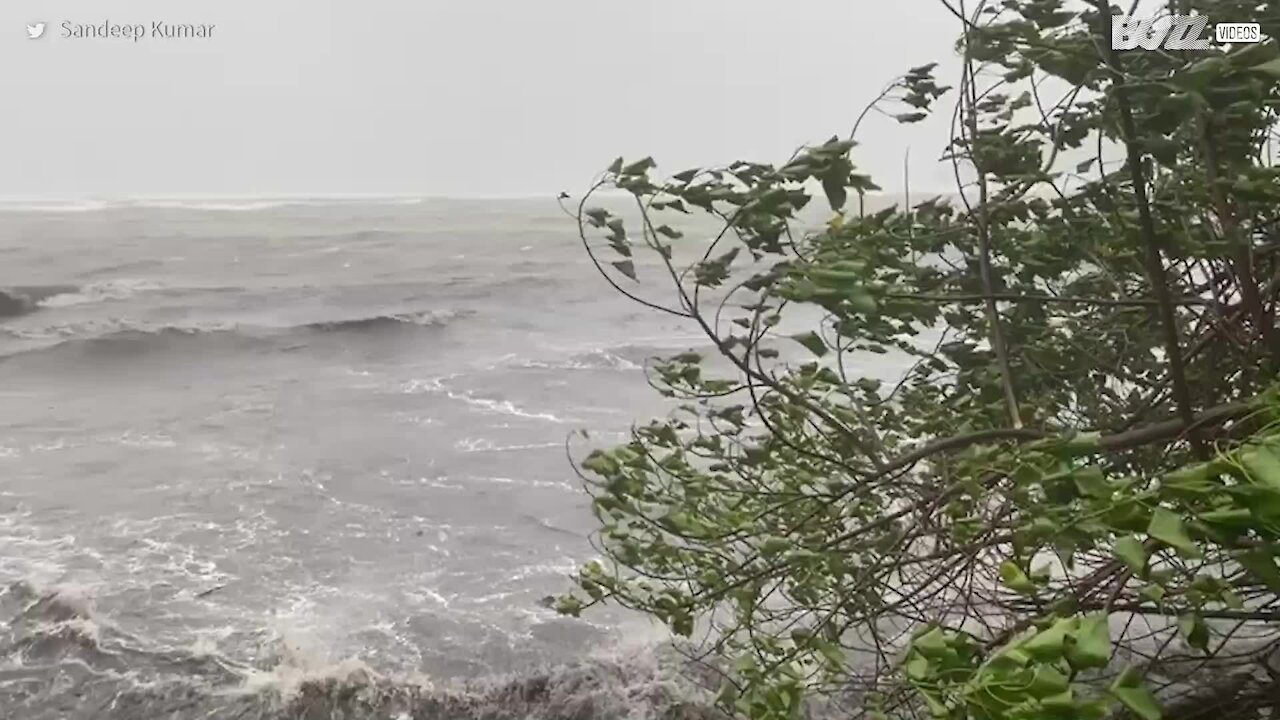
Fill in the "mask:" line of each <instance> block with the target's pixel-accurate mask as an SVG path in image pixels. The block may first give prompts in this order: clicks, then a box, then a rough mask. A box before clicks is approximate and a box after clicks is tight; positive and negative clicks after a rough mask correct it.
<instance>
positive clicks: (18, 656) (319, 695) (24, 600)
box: [0, 582, 723, 720]
mask: <svg viewBox="0 0 1280 720" xmlns="http://www.w3.org/2000/svg"><path fill="white" fill-rule="evenodd" d="M0 608H2V609H3V611H4V613H5V615H4V617H3V619H4V620H6V621H7V622H5V624H4V625H3V626H2V627H3V630H2V631H0V659H2V660H0V707H4V708H5V710H6V712H7V713H12V714H13V716H14V717H22V718H25V719H26V720H90V719H92V720H136V719H137V718H143V717H146V718H170V719H171V720H183V719H185V718H202V719H204V720H231V719H232V718H237V719H240V720H247V719H257V720H267V719H269V718H270V719H275V720H303V719H304V718H305V719H310V718H319V717H327V718H328V717H343V718H348V719H349V720H366V719H367V720H375V719H376V720H401V719H402V718H403V719H417V720H424V719H428V718H430V719H433V720H434V719H436V718H457V719H463V718H475V719H477V720H479V719H480V718H485V719H486V720H493V719H496V718H521V719H535V718H536V719H542V718H545V719H547V720H550V719H552V718H556V719H560V718H575V719H576V720H618V719H619V718H627V719H629V720H712V719H714V720H722V719H723V716H722V715H721V714H720V713H719V712H717V711H716V710H714V709H713V708H712V705H711V702H710V698H711V694H710V691H709V688H710V687H711V686H712V682H711V677H710V675H709V673H707V672H706V671H705V670H703V669H701V668H699V667H696V666H691V665H690V664H689V663H688V662H687V661H685V660H683V659H682V658H680V657H679V656H678V654H676V653H674V652H671V651H669V650H666V649H663V647H662V646H661V645H658V644H656V643H653V642H651V641H650V640H645V641H644V642H643V643H635V642H633V643H631V644H630V645H629V646H625V647H611V648H610V647H602V648H599V649H597V650H596V651H594V652H591V653H589V655H588V656H587V657H585V658H583V659H581V660H578V661H576V662H570V663H564V664H553V665H548V666H545V667H542V668H540V669H532V670H530V671H526V672H523V673H521V674H518V675H502V676H490V677H475V678H470V679H465V680H462V681H450V682H436V681H434V680H433V679H432V678H430V677H426V676H423V675H421V674H418V673H413V672H396V673H384V672H380V671H379V670H378V669H376V668H374V667H371V666H370V665H369V664H367V663H365V662H363V661H362V660H360V659H359V658H355V657H348V658H345V659H342V660H338V661H336V662H335V661H331V660H329V659H328V658H327V657H326V654H325V653H324V652H322V650H323V648H319V649H317V648H314V647H308V646H306V645H305V644H301V643H296V642H291V641H289V640H288V639H286V638H283V637H279V636H276V637H275V642H276V647H275V651H274V653H272V654H271V655H270V656H268V657H264V658H263V659H261V660H260V661H255V663H254V664H245V663H241V662H237V661H235V660H232V659H230V658H227V657H223V656H221V655H220V654H219V653H218V650H217V647H216V643H210V642H204V643H195V644H193V645H192V646H191V647H188V648H176V647H175V648H163V649H157V648H150V649H147V648H144V647H143V644H142V643H136V642H127V641H128V640H129V639H128V638H121V637H115V636H114V633H113V631H112V629H111V627H110V625H109V624H102V623H101V621H100V620H99V619H98V618H96V617H95V615H94V612H93V610H92V607H91V604H90V603H88V602H87V601H86V600H85V599H84V598H83V597H81V596H79V595H78V594H77V593H75V592H74V591H68V590H67V589H61V590H58V589H53V590H41V589H38V588H36V587H35V586H33V585H31V584H28V583H25V582H17V583H14V584H12V585H10V586H9V587H8V588H6V589H4V590H0Z"/></svg>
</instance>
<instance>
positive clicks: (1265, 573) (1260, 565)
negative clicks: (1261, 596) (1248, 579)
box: [1236, 550, 1280, 592]
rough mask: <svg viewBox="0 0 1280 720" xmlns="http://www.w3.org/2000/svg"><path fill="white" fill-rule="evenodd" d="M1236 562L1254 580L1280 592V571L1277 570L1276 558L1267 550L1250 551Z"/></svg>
mask: <svg viewBox="0 0 1280 720" xmlns="http://www.w3.org/2000/svg"><path fill="white" fill-rule="evenodd" d="M1236 560H1237V561H1238V562H1239V563H1240V565H1241V566H1242V567H1244V569H1245V570H1248V571H1249V574H1250V575H1252V576H1253V577H1254V578H1256V579H1258V580H1260V581H1262V584H1263V585H1266V586H1267V588H1268V589H1270V590H1272V591H1275V592H1280V569H1277V568H1276V561H1275V558H1274V557H1272V555H1271V553H1269V552H1267V551H1265V550H1250V551H1248V552H1246V553H1244V554H1242V555H1240V556H1239V557H1238V558H1236Z"/></svg>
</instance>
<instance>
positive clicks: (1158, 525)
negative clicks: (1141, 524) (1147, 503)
mask: <svg viewBox="0 0 1280 720" xmlns="http://www.w3.org/2000/svg"><path fill="white" fill-rule="evenodd" d="M1147 534H1148V535H1150V536H1151V537H1153V538H1155V539H1156V540H1159V541H1160V542H1162V543H1164V544H1166V545H1169V546H1171V547H1173V548H1174V549H1176V550H1177V551H1178V553H1179V554H1181V555H1182V556H1183V557H1187V558H1198V557H1200V556H1201V552H1200V546H1198V545H1196V543H1195V541H1194V540H1192V539H1191V537H1190V536H1188V535H1187V529H1186V527H1185V525H1184V524H1183V522H1182V517H1181V516H1180V515H1178V514H1177V513H1175V512H1173V511H1172V510H1166V509H1165V508H1156V510H1155V512H1154V513H1152V514H1151V524H1150V525H1148V526H1147Z"/></svg>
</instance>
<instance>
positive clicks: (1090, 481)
mask: <svg viewBox="0 0 1280 720" xmlns="http://www.w3.org/2000/svg"><path fill="white" fill-rule="evenodd" d="M1071 480H1072V482H1074V483H1075V485H1076V489H1077V490H1079V491H1080V494H1081V495H1084V496H1085V497H1091V498H1099V499H1106V498H1109V497H1111V495H1112V493H1113V491H1112V489H1111V486H1110V485H1108V484H1107V480H1106V477H1105V476H1104V475H1103V474H1102V468H1100V467H1097V466H1094V465H1090V466H1088V467H1085V468H1081V469H1079V470H1076V471H1075V472H1073V473H1071Z"/></svg>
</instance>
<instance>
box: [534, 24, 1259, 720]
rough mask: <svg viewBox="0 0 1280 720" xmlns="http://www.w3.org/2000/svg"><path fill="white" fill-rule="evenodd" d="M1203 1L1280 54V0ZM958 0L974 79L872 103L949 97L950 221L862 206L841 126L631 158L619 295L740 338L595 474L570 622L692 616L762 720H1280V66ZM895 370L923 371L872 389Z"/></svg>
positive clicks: (621, 177) (587, 206)
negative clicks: (751, 153) (832, 710)
mask: <svg viewBox="0 0 1280 720" xmlns="http://www.w3.org/2000/svg"><path fill="white" fill-rule="evenodd" d="M1177 5H1178V7H1177V9H1178V10H1180V11H1184V12H1185V11H1189V10H1194V11H1195V12H1200V13H1203V14H1206V15H1208V16H1209V17H1210V19H1211V20H1213V19H1217V20H1223V21H1227V20H1257V21H1260V22H1261V23H1262V30H1263V33H1264V35H1266V36H1268V37H1271V38H1275V37H1280V8H1277V7H1276V6H1275V5H1274V4H1273V3H1263V2H1243V1H1241V0H1217V1H1208V0H1206V1H1204V2H1188V3H1178V4H1177ZM948 7H949V8H950V9H951V10H952V11H953V13H954V14H955V16H956V18H957V20H958V22H960V27H961V34H962V38H961V41H960V42H959V44H958V46H957V47H958V51H959V53H960V56H961V63H960V64H961V66H962V69H963V72H962V73H960V77H959V78H957V79H956V81H954V82H952V83H951V86H950V87H948V86H945V85H942V84H939V83H940V82H941V81H937V80H935V77H934V73H935V70H936V66H932V65H931V66H925V67H920V68H915V69H912V70H910V71H909V72H908V73H907V74H906V75H904V76H903V77H901V78H900V79H899V80H898V81H897V82H895V83H894V84H893V85H892V86H891V87H890V89H889V90H888V91H886V93H885V94H884V95H882V96H881V97H880V98H878V99H877V100H876V102H875V104H874V109H875V110H877V111H880V112H885V113H888V114H891V115H894V116H895V117H897V119H898V120H899V121H901V122H907V123H910V122H915V121H918V120H920V119H922V118H923V117H925V116H926V114H927V113H929V112H932V111H934V110H935V105H936V104H937V103H938V101H940V100H942V99H953V100H954V107H955V113H954V122H953V125H952V127H953V128H954V133H953V134H954V138H953V139H952V140H951V142H950V144H949V149H948V152H947V154H946V156H945V159H946V160H948V161H950V162H952V163H954V164H955V165H956V168H957V172H956V177H957V182H958V183H959V184H960V187H958V195H957V196H956V197H955V198H954V199H951V200H948V199H946V198H932V199H929V200H926V201H924V202H919V203H914V204H909V205H908V206H902V207H900V206H894V207H892V208H889V209H887V210H884V211H879V212H873V213H871V212H865V211H864V210H863V208H864V207H865V203H864V202H863V199H864V198H865V197H866V196H867V194H868V193H871V192H873V191H875V190H877V189H878V188H877V186H876V185H875V184H874V183H873V182H872V180H871V179H870V178H869V177H867V176H865V175H862V174H859V173H858V172H857V170H856V168H855V166H854V164H853V160H852V158H854V157H856V150H857V145H856V143H855V138H849V139H840V138H833V139H832V140H830V141H828V142H826V143H823V144H820V145H816V146H813V147H808V148H805V149H803V150H802V151H800V152H798V153H797V154H796V155H795V156H794V157H792V158H791V159H790V160H788V161H787V162H786V163H785V164H783V165H781V166H773V165H767V164H760V163H751V162H736V163H734V164H732V165H729V166H727V167H719V168H697V169H692V170H688V171H685V172H679V173H676V174H674V175H671V176H669V177H660V176H659V175H658V173H657V169H656V166H655V164H654V162H653V161H652V160H651V159H648V158H645V159H642V160H638V161H633V162H627V161H624V160H622V159H619V160H618V161H616V162H615V163H614V164H613V165H612V166H611V167H610V168H609V169H608V171H607V172H606V173H605V175H604V176H603V177H602V179H601V180H600V182H599V183H598V184H597V185H596V186H595V187H594V188H593V190H592V193H589V194H588V195H587V196H586V197H584V198H583V199H582V200H581V203H580V204H579V205H578V208H577V210H578V211H577V217H578V219H579V227H580V229H581V232H582V237H583V241H584V243H585V245H586V247H587V249H588V251H589V252H590V253H591V256H592V258H593V259H595V260H596V262H597V265H598V267H600V269H601V271H602V273H603V274H604V275H605V277H606V278H607V279H608V280H609V282H610V283H612V284H613V286H614V287H615V288H616V289H617V290H618V291H620V292H623V293H626V294H628V295H630V296H632V297H634V298H635V299H637V300H638V301H640V302H642V303H644V304H646V305H647V306H649V307H651V308H653V310H654V311H655V312H666V313H671V314H673V315H676V316H679V317H683V318H686V319H687V320H688V322H691V323H694V324H695V325H696V326H697V327H699V328H701V330H702V331H703V332H704V333H705V335H706V337H707V346H708V347H709V348H711V349H712V350H713V352H710V353H706V355H708V357H704V355H703V354H698V353H694V352H688V353H683V354H680V355H676V356H674V357H670V358H665V359H662V360H660V361H657V362H655V363H654V364H653V365H652V367H651V375H652V378H651V379H652V382H653V383H654V384H655V386H656V387H657V388H658V389H659V390H660V391H661V392H663V393H664V394H665V395H667V396H669V397H672V398H675V399H676V400H677V401H678V402H679V403H680V409H679V410H678V411H677V412H675V413H674V414H673V415H672V416H671V417H668V418H665V419H661V420H656V421H653V422H651V423H648V424H645V425H642V426H637V427H636V428H634V430H633V433H632V438H631V440H630V442H628V443H626V444H624V445H622V446H619V447H615V448H612V449H608V450H603V449H598V450H595V451H592V452H591V453H590V454H589V455H588V456H587V457H586V458H585V459H584V460H583V462H582V467H583V468H584V470H585V472H584V475H583V477H584V479H585V480H586V484H587V487H588V488H589V490H590V492H591V494H592V496H593V499H594V507H595V510H596V513H597V515H598V517H599V520H600V522H601V530H600V533H599V544H600V550H601V554H602V556H603V558H602V560H601V561H598V562H592V563H590V564H588V565H587V566H585V567H584V568H583V569H582V570H581V573H580V575H579V577H578V585H579V589H578V590H577V591H575V593H574V594H571V595H566V596H565V597H563V598H560V599H559V601H558V608H559V609H560V610H561V611H562V612H565V613H569V614H577V613H579V612H581V611H582V610H583V609H584V608H585V607H587V606H589V605H592V604H595V603H599V602H613V603H617V604H620V605H622V606H625V607H629V608H633V609H638V610H640V611H643V612H645V613H647V614H649V615H651V616H653V617H656V618H659V619H660V620H661V621H663V622H664V623H665V624H667V625H668V626H669V627H670V629H671V630H672V631H673V632H674V633H675V634H677V635H679V636H682V637H685V638H688V643H687V644H686V645H687V647H689V648H690V652H697V653H698V654H699V655H698V656H699V657H705V658H707V659H708V660H709V661H711V660H712V659H714V663H713V664H715V666H716V667H718V668H720V669H721V670H722V672H723V674H724V683H723V691H722V693H721V696H720V698H721V700H722V701H723V703H724V705H725V707H726V708H728V709H731V710H733V711H734V712H736V713H738V714H740V715H743V716H747V717H751V718H783V717H787V718H790V717H796V716H799V715H802V714H804V713H806V712H808V711H809V710H810V709H812V708H813V707H815V705H814V703H818V702H823V703H828V704H834V705H835V706H836V707H837V708H839V709H842V710H843V711H844V713H845V714H848V715H851V716H854V717H882V718H883V717H889V718H899V717H928V716H933V717H939V718H973V719H979V718H981V719H990V720H996V719H1000V720H1005V719H1013V718H1025V719H1027V720H1031V719H1033V718H1050V717H1058V718H1101V717H1107V716H1112V715H1117V716H1124V715H1126V714H1127V715H1131V716H1135V717H1141V718H1144V719H1147V720H1154V719H1155V718H1160V717H1166V718H1185V717H1201V716H1202V715H1197V714H1194V713H1200V712H1211V713H1212V714H1215V715H1219V716H1222V717H1233V718H1235V717H1238V718H1253V717H1272V716H1269V715H1263V714H1262V713H1264V712H1267V711H1270V710H1275V711H1276V712H1280V682H1277V681H1276V680H1275V676H1276V675H1277V673H1280V662H1277V661H1278V660H1280V658H1273V656H1274V655H1276V650H1277V649H1278V648H1280V624H1278V623H1280V607H1278V603H1280V565H1277V558H1278V557H1280V396H1277V395H1276V393H1275V391H1274V389H1273V383H1274V381H1275V378H1276V370H1277V367H1278V363H1280V330H1278V329H1277V327H1276V309H1277V293H1278V291H1280V253H1278V251H1280V227H1278V223H1280V182H1277V170H1276V167H1275V166H1274V164H1273V162H1272V157H1271V144H1272V141H1273V137H1274V132H1275V128H1276V117H1277V109H1278V108H1280V46H1277V44H1276V42H1275V41H1274V40H1270V41H1267V42H1265V43H1261V44H1254V45H1239V46H1235V47H1230V48H1226V47H1220V46H1215V48H1214V49H1212V50H1207V51H1194V52H1169V51H1151V52H1147V51H1126V52H1116V51H1112V50H1110V47H1111V43H1110V37H1111V32H1112V23H1113V22H1114V18H1113V17H1112V14H1111V12H1110V11H1109V8H1107V6H1106V5H1105V4H1103V3H1101V2H1098V3H1094V4H1093V5H1080V4H1076V3H1063V2H1058V1H1056V0H1005V1H1004V2H1001V3H984V4H983V5H981V6H979V7H977V8H973V7H968V8H966V7H965V6H964V5H960V6H950V5H948ZM1117 12H1118V10H1117ZM603 189H614V190H620V191H623V192H625V193H626V194H627V195H629V196H630V197H631V198H632V200H633V201H634V208H633V210H631V211H629V212H626V213H623V212H621V211H616V210H613V211H611V210H608V209H605V208H604V207H603V206H602V205H601V204H600V203H598V202H595V201H593V199H592V198H593V197H594V194H595V193H596V192H597V191H599V190H603ZM815 197H816V198H820V200H818V201H819V202H822V201H825V202H826V203H827V204H828V205H829V207H830V210H831V213H830V216H829V220H828V221H827V222H823V223H817V224H816V226H813V227H809V228H807V229H806V228H805V227H804V223H802V222H801V221H800V219H799V218H800V217H801V211H802V210H804V209H805V208H806V206H807V205H808V204H809V203H810V200H811V198H815ZM697 215H702V216H706V217H710V218H712V219H714V220H715V221H716V222H717V228H718V234H716V235H715V237H714V239H712V240H711V241H710V242H704V238H703V237H702V236H701V233H699V234H697V235H695V234H694V232H693V231H689V230H688V228H689V227H690V223H691V222H692V221H693V220H694V219H695V218H694V216H697ZM693 225H694V226H697V224H696V223H693ZM697 227H700V226H697ZM686 231H688V235H686ZM690 253H696V257H694V259H693V260H691V261H685V260H680V258H686V257H689V255H690ZM654 288H665V290H664V291H663V292H665V293H667V297H669V298H674V299H673V300H672V301H670V302H667V303H662V302H658V301H656V300H654V299H652V298H653V290H654ZM814 308H817V309H819V310H820V318H821V319H820V320H819V321H817V322H816V323H812V322H810V321H811V320H812V318H814V317H817V315H815V314H814V312H813V309H814ZM797 319H798V320H797ZM795 322H802V323H803V322H809V323H810V324H809V326H808V327H803V328H798V329H799V330H802V332H792V331H791V330H794V329H797V328H791V329H790V330H789V329H787V328H788V327H789V325H794V324H795ZM796 351H799V352H802V353H805V354H807V357H803V358H798V357H797V354H796ZM886 356H887V357H902V358H904V367H905V368H906V369H905V372H904V373H903V374H902V376H901V379H900V381H897V382H892V383H888V382H882V381H881V380H880V379H877V378H874V377H871V376H870V373H867V372H859V368H866V367H869V365H868V362H867V358H877V357H881V358H883V357H886ZM1204 716H1206V717H1207V715H1204Z"/></svg>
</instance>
